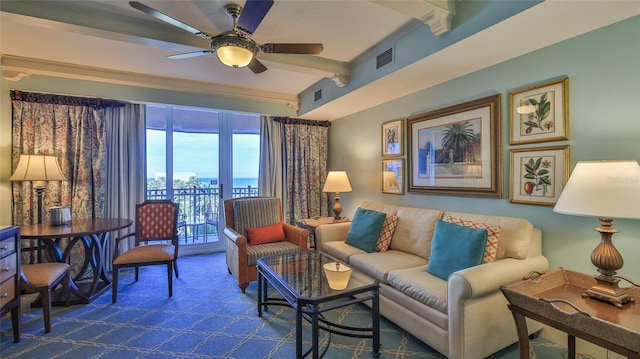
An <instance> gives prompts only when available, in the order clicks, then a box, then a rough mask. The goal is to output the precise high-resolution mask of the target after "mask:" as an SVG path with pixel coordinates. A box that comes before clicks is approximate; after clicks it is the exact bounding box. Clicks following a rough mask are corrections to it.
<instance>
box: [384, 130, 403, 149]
mask: <svg viewBox="0 0 640 359" xmlns="http://www.w3.org/2000/svg"><path fill="white" fill-rule="evenodd" d="M384 139H385V143H386V146H385V147H386V151H387V153H397V152H400V137H399V133H398V127H397V126H394V127H387V128H386V130H385V134H384Z"/></svg>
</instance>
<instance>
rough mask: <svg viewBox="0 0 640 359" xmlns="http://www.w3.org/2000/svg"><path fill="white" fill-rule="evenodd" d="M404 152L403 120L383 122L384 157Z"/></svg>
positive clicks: (400, 154) (399, 154)
mask: <svg viewBox="0 0 640 359" xmlns="http://www.w3.org/2000/svg"><path fill="white" fill-rule="evenodd" d="M403 154H404V129H403V121H402V120H401V119H400V120H394V121H389V122H385V123H383V124H382V157H393V156H402V155H403Z"/></svg>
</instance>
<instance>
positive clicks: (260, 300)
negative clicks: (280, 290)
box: [258, 269, 263, 317]
mask: <svg viewBox="0 0 640 359" xmlns="http://www.w3.org/2000/svg"><path fill="white" fill-rule="evenodd" d="M262 290H263V289H262V272H260V269H258V317H261V316H262Z"/></svg>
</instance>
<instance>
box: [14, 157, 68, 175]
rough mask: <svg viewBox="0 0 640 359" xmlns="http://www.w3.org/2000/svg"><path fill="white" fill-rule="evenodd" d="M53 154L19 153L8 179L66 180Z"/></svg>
mask: <svg viewBox="0 0 640 359" xmlns="http://www.w3.org/2000/svg"><path fill="white" fill-rule="evenodd" d="M66 180H67V179H66V178H65V176H64V174H62V170H61V169H60V165H59V164H58V159H57V158H56V157H55V156H42V155H20V160H19V161H18V167H16V170H15V172H13V175H12V176H11V177H9V181H66Z"/></svg>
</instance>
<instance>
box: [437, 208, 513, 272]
mask: <svg viewBox="0 0 640 359" xmlns="http://www.w3.org/2000/svg"><path fill="white" fill-rule="evenodd" d="M442 220H443V221H447V222H451V223H455V224H459V225H461V226H465V227H470V228H475V229H486V230H487V244H486V245H485V247H484V257H483V258H482V263H491V262H493V261H495V260H496V254H497V253H498V241H499V239H500V226H493V225H490V224H486V223H478V222H474V221H465V220H463V219H460V218H456V217H451V216H449V215H446V216H444V217H443V218H442Z"/></svg>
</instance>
